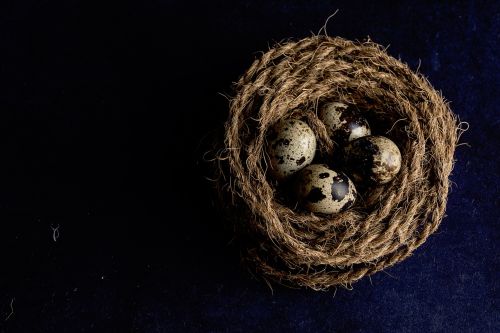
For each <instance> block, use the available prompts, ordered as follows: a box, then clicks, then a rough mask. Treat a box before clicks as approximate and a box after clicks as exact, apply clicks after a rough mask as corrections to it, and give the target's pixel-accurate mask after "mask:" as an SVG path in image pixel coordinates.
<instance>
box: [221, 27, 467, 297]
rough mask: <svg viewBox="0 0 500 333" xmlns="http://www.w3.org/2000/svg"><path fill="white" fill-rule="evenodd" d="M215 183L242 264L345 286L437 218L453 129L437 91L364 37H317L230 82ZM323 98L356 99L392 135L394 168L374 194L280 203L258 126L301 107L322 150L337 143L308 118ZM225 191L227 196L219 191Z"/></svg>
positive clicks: (395, 255)
mask: <svg viewBox="0 0 500 333" xmlns="http://www.w3.org/2000/svg"><path fill="white" fill-rule="evenodd" d="M235 92H236V93H235V97H234V98H233V99H232V100H231V103H230V114H229V119H228V121H227V123H226V127H225V141H224V147H223V149H222V150H221V153H220V155H219V166H220V169H221V170H220V171H221V175H222V176H221V177H219V178H218V180H217V186H218V188H219V190H220V191H221V193H222V194H223V196H224V198H225V199H226V200H227V199H230V200H231V202H226V205H230V204H231V205H233V209H232V213H231V214H232V216H231V219H232V221H233V222H234V225H235V226H236V230H237V232H238V235H239V239H240V241H241V243H242V246H243V249H244V251H243V253H244V254H243V257H244V259H245V261H246V262H247V264H250V265H251V266H252V267H254V268H255V270H256V271H257V272H258V273H259V274H261V275H263V276H264V277H267V278H271V279H273V280H275V281H278V282H281V283H284V284H287V285H291V286H307V287H310V288H313V289H324V288H327V287H330V286H333V285H344V286H349V285H350V284H351V283H352V282H354V281H356V280H358V279H360V278H362V277H363V276H365V275H369V274H373V273H375V272H377V271H380V270H382V269H384V268H386V267H389V266H391V265H394V264H395V263H397V262H399V261H401V260H403V259H405V258H406V257H408V256H409V255H411V253H412V252H413V250H415V249H416V248H417V247H418V246H420V245H421V244H422V243H423V242H424V241H425V240H426V239H427V237H429V235H430V234H432V233H433V232H434V231H435V230H436V228H437V227H438V226H439V223H440V222H441V219H442V217H443V215H444V213H445V208H446V200H447V194H448V187H449V181H448V176H449V174H450V172H451V170H452V168H453V153H454V150H455V146H456V143H457V137H458V134H459V133H458V131H457V121H456V118H455V116H454V115H453V114H452V112H451V111H450V109H449V107H448V105H447V103H446V102H445V101H444V100H443V97H442V96H441V95H440V93H438V92H437V91H436V90H434V89H433V88H432V86H431V85H430V84H429V82H428V81H427V80H426V79H425V78H424V77H423V76H422V75H420V74H417V73H414V72H412V71H411V70H410V69H409V68H408V66H407V65H405V64H403V63H402V62H400V61H398V60H396V59H394V58H392V57H391V56H389V55H388V54H387V53H386V52H385V49H383V48H382V47H381V46H379V45H377V44H374V43H373V42H370V41H367V42H363V43H361V42H352V41H348V40H345V39H342V38H332V37H328V36H314V37H310V38H305V39H302V40H300V41H298V42H288V43H286V44H283V45H277V46H276V47H274V48H272V49H271V50H269V51H268V52H267V53H265V54H263V55H262V57H260V59H258V60H256V61H255V62H254V63H253V64H252V66H251V67H250V68H249V69H248V71H247V72H246V73H245V74H243V76H242V77H241V78H240V79H239V81H238V82H237V83H236V85H235ZM324 101H344V102H347V103H355V104H356V105H357V106H358V107H360V108H361V109H362V110H366V111H365V116H366V117H367V118H368V120H369V122H370V123H371V125H372V128H373V132H374V134H381V135H385V136H387V137H389V138H391V139H392V140H393V141H394V142H396V143H397V145H398V146H399V148H400V150H401V154H402V167H401V171H400V173H399V174H398V176H397V177H396V179H395V180H394V181H392V182H391V183H389V184H387V185H385V188H384V189H383V191H380V192H381V194H380V196H378V197H377V198H376V199H375V200H372V202H368V201H367V199H366V198H360V200H358V204H356V205H355V206H354V207H353V208H352V209H350V210H348V211H346V212H343V213H340V214H338V215H332V216H320V215H315V214H312V213H308V212H305V211H301V210H300V209H294V207H289V206H287V205H286V203H285V200H284V199H281V196H280V190H279V188H280V186H278V185H277V184H276V183H275V182H274V181H273V180H271V179H270V178H268V177H267V176H266V169H267V167H268V166H267V165H266V158H265V149H264V147H265V143H266V142H265V138H266V132H267V130H268V129H269V128H270V126H272V125H273V124H275V123H276V122H277V121H278V120H279V119H281V118H284V117H290V116H293V117H301V118H304V119H305V120H306V121H307V122H308V123H309V125H310V126H311V128H312V129H313V130H314V131H315V133H316V134H317V138H318V146H319V149H320V153H325V152H328V153H333V156H335V153H336V151H335V148H336V146H335V143H333V142H331V140H330V139H329V138H328V135H327V134H326V129H325V127H324V125H323V124H322V123H321V122H320V121H319V120H318V118H317V107H318V105H321V103H322V102H324ZM228 195H229V196H228Z"/></svg>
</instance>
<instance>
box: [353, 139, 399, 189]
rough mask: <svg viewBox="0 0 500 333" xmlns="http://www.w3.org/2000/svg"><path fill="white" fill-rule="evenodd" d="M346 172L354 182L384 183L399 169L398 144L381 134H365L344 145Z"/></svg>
mask: <svg viewBox="0 0 500 333" xmlns="http://www.w3.org/2000/svg"><path fill="white" fill-rule="evenodd" d="M344 162H345V168H346V172H347V174H348V175H349V176H351V177H352V179H353V180H354V181H355V182H364V183H365V184H386V183H388V182H390V181H391V180H392V179H393V178H394V177H395V176H396V175H397V174H398V172H399V170H400V169H401V152H400V151H399V148H398V146H396V144H395V143H394V142H392V141H391V140H390V139H388V138H386V137H383V136H376V135H373V136H365V137H362V138H359V139H357V140H354V141H352V142H349V144H347V146H346V147H344Z"/></svg>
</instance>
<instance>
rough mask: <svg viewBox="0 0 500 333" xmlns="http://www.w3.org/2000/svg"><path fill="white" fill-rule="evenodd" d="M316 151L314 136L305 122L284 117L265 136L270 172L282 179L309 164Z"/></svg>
mask: <svg viewBox="0 0 500 333" xmlns="http://www.w3.org/2000/svg"><path fill="white" fill-rule="evenodd" d="M315 152H316V136H315V135H314V132H313V130H312V129H311V128H310V127H309V125H307V124H306V123H305V122H303V121H300V120H297V119H285V120H282V121H280V122H278V123H277V124H276V125H274V126H273V127H272V128H271V130H270V133H269V134H268V137H267V154H268V156H269V161H270V172H271V174H272V175H273V176H274V177H275V178H276V179H278V180H283V179H285V178H287V177H289V176H290V175H292V174H294V173H295V172H297V171H299V170H301V169H302V168H304V167H305V166H307V165H309V164H310V163H311V162H312V160H313V158H314V154H315Z"/></svg>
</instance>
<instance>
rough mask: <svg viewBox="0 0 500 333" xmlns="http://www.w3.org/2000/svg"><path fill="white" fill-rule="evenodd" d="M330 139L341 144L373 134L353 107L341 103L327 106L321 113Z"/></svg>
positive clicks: (366, 122) (319, 115) (320, 117)
mask: <svg viewBox="0 0 500 333" xmlns="http://www.w3.org/2000/svg"><path fill="white" fill-rule="evenodd" d="M318 117H319V119H320V120H321V121H322V122H323V123H324V124H325V126H326V130H327V132H328V135H329V136H330V138H331V139H332V140H333V141H334V142H336V143H339V144H343V143H346V142H348V141H352V140H355V139H357V138H361V137H363V136H367V135H370V134H371V130H370V125H369V124H368V121H367V120H366V119H365V118H364V117H363V116H362V115H361V114H360V113H359V111H358V110H357V109H355V107H354V106H353V105H347V104H344V103H340V102H333V103H328V104H325V105H324V106H323V107H322V108H321V109H320V111H319V114H318Z"/></svg>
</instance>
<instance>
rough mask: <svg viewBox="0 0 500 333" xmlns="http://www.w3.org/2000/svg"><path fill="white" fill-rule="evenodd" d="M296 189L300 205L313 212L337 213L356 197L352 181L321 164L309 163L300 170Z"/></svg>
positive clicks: (347, 206)
mask: <svg viewBox="0 0 500 333" xmlns="http://www.w3.org/2000/svg"><path fill="white" fill-rule="evenodd" d="M296 191H297V196H298V199H299V202H300V203H301V205H302V206H303V207H304V208H306V209H307V210H309V211H311V212H313V213H322V214H334V213H339V212H341V211H344V210H346V209H348V208H349V207H351V206H352V205H353V204H354V201H355V199H356V188H355V187H354V184H353V183H352V181H351V180H350V179H349V178H348V177H347V176H346V175H345V174H343V173H340V172H336V171H333V170H331V169H329V168H328V167H327V166H326V165H323V164H311V165H309V166H307V167H306V168H304V169H303V170H302V171H300V173H299V174H298V178H297V183H296Z"/></svg>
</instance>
